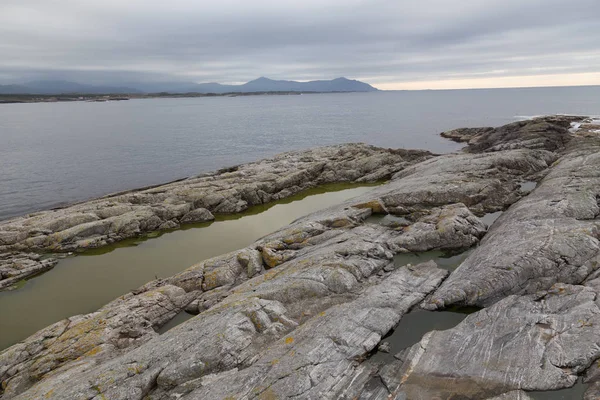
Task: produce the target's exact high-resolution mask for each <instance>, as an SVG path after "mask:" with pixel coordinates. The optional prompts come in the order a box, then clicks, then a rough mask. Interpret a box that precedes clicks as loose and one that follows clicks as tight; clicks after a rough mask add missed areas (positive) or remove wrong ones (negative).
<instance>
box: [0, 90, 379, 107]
mask: <svg viewBox="0 0 600 400" xmlns="http://www.w3.org/2000/svg"><path fill="white" fill-rule="evenodd" d="M338 93H374V92H357V91H344V92H306V91H302V92H297V91H291V92H228V93H144V94H139V93H129V94H111V93H103V94H86V93H81V94H79V93H73V94H0V105H2V104H29V103H65V102H75V101H79V102H91V103H102V102H108V101H127V100H144V99H182V98H198V97H242V96H300V95H303V94H338Z"/></svg>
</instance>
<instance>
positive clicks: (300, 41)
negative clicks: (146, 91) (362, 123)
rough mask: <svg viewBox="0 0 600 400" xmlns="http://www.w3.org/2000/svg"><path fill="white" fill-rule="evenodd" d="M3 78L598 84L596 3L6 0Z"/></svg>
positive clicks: (1, 24) (1, 28)
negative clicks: (255, 79)
mask: <svg viewBox="0 0 600 400" xmlns="http://www.w3.org/2000/svg"><path fill="white" fill-rule="evenodd" d="M0 38H1V40H0V54H1V55H2V57H1V58H0V83H17V82H24V81H28V80H36V79H68V80H75V81H85V82H87V83H96V84H98V83H111V84H112V83H126V82H135V81H193V82H221V83H241V82H246V81H248V80H251V79H254V78H256V77H258V76H268V77H270V78H273V79H295V80H312V79H330V78H334V77H338V76H347V77H349V78H353V79H360V80H364V81H366V82H369V83H371V84H373V85H374V86H377V87H379V88H383V89H404V88H406V89H424V88H435V87H443V88H452V87H490V86H492V87H493V86H540V85H542V86H543V85H550V84H570V83H571V84H600V40H598V39H599V38H600V7H598V3H597V0H571V1H569V2H566V1H564V0H519V1H517V0H486V1H481V0H461V1H458V2H449V1H447V0H420V1H414V0H410V1H408V0H402V1H400V0H371V1H359V0H320V1H315V0H304V1H302V2H298V1H284V0H279V1H267V0H255V1H253V2H249V1H242V0H221V1H218V2H213V1H198V0H170V1H168V2H165V1H154V0H129V1H126V2H125V1H122V0H52V1H49V0H3V1H2V2H1V3H0Z"/></svg>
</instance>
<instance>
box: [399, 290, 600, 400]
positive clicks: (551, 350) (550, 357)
mask: <svg viewBox="0 0 600 400" xmlns="http://www.w3.org/2000/svg"><path fill="white" fill-rule="evenodd" d="M596 299H597V293H596V292H595V291H594V290H592V289H591V288H588V287H585V286H572V285H563V284H557V285H555V286H553V287H552V288H551V290H549V291H546V292H540V293H538V294H537V295H529V296H524V297H519V296H509V297H507V298H505V299H503V300H501V301H499V302H498V303H496V304H495V305H493V306H491V307H489V308H486V309H484V310H481V311H479V312H477V313H475V314H471V315H469V316H468V317H467V318H466V319H465V320H464V321H463V322H461V323H460V324H459V325H458V326H457V327H455V328H453V329H450V330H447V331H432V332H430V333H427V334H426V335H425V336H424V337H423V339H422V340H421V342H420V343H418V344H416V345H414V346H413V347H411V348H410V349H407V350H406V352H405V353H404V354H402V355H401V356H400V358H401V359H403V362H402V363H401V367H400V368H397V369H396V373H395V375H394V376H396V377H397V379H396V380H395V382H396V384H397V385H398V386H397V387H391V388H390V392H391V393H393V396H392V398H397V399H403V398H408V399H411V400H412V399H414V400H419V399H423V400H425V399H427V400H429V399H432V398H443V399H446V398H451V397H452V398H465V399H484V398H488V397H493V396H497V395H500V394H503V393H506V392H510V391H513V390H519V389H523V390H527V391H532V390H534V391H544V390H556V389H562V388H567V387H570V386H572V385H573V384H575V382H576V381H577V379H578V374H581V373H582V372H583V371H584V370H585V369H586V368H588V367H589V365H590V364H591V363H592V362H593V361H594V360H595V359H597V358H598V357H599V356H600V331H598V329H597V326H598V324H600V308H599V307H598V304H597V300H596ZM403 396H405V397H403Z"/></svg>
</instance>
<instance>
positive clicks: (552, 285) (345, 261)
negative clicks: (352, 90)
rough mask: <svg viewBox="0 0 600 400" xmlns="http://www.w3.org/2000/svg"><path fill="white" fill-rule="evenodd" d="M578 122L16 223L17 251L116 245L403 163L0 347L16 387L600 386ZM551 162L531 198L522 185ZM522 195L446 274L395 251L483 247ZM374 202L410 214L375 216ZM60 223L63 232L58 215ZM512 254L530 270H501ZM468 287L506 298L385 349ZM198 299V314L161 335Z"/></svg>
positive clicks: (592, 213) (359, 393)
mask: <svg viewBox="0 0 600 400" xmlns="http://www.w3.org/2000/svg"><path fill="white" fill-rule="evenodd" d="M565 121H566V122H565ZM567 122H569V119H564V118H562V117H560V118H557V119H556V120H552V119H551V118H550V119H549V118H546V119H544V120H540V121H534V122H531V123H525V124H522V125H518V126H516V128H515V127H510V126H509V127H505V128H503V129H497V130H493V129H492V130H489V129H488V130H484V131H482V132H479V133H477V134H474V135H472V138H471V139H473V143H472V145H473V146H476V145H477V146H480V147H478V148H477V150H473V151H478V152H479V151H481V152H484V153H483V154H470V153H462V154H453V155H445V156H439V157H435V158H432V159H427V160H425V161H423V162H421V163H419V164H416V165H412V166H410V165H409V164H410V163H412V162H414V161H416V160H417V159H418V157H422V159H424V158H429V157H430V156H429V155H423V154H422V153H421V155H418V156H417V155H415V154H416V153H415V154H413V155H415V157H416V158H412V159H410V160H409V159H408V158H410V157H408V156H407V155H406V154H404V153H403V154H404V155H403V156H402V157H404V158H403V160H402V161H400V162H398V163H396V164H395V163H394V162H393V161H390V163H387V161H386V162H383V161H382V159H381V153H378V151H379V150H377V151H375V150H373V151H374V152H375V153H370V150H368V149H369V148H368V147H367V146H365V148H366V150H364V149H363V150H364V151H365V152H364V154H363V153H361V151H362V150H360V151H358V152H359V154H358V155H357V153H356V151H357V150H356V149H352V148H350V147H343V146H338V147H336V148H335V149H334V150H331V148H328V149H329V150H327V151H329V153H328V155H327V157H332V158H333V159H334V162H332V164H331V165H330V164H328V162H326V161H324V160H325V158H326V157H325V158H324V159H322V160H321V161H323V162H316V163H315V162H313V161H315V157H314V154H316V153H318V151H316V150H315V151H313V153H310V152H309V155H308V156H306V157H307V158H306V159H297V158H295V157H296V156H297V154H298V153H292V155H288V156H286V155H284V156H281V158H280V159H277V158H276V159H274V160H270V161H269V162H267V163H266V164H261V162H259V163H254V164H249V165H253V166H252V167H251V168H250V167H248V166H240V167H234V168H231V169H228V170H223V171H220V172H219V173H218V174H216V175H208V176H205V177H204V178H195V179H199V180H200V181H201V184H200V183H199V187H202V190H199V191H196V189H193V190H192V189H190V190H189V191H184V190H182V189H183V186H180V185H181V184H182V182H178V183H174V184H172V185H173V190H171V189H172V188H170V187H169V185H167V186H166V187H165V186H163V187H161V188H153V189H147V190H145V191H137V192H129V193H124V194H120V195H118V196H115V197H111V200H110V202H114V199H115V198H120V196H124V197H123V198H126V199H127V200H126V202H124V203H123V204H116V203H115V205H114V206H113V207H104V206H102V205H101V204H98V205H97V207H98V210H97V212H96V211H90V210H87V209H78V210H76V213H74V214H69V217H67V216H64V217H65V218H64V219H62V220H60V221H59V222H56V223H55V224H54V225H52V224H51V225H49V227H48V226H47V227H45V228H40V227H39V226H37V222H39V221H37V222H35V224H34V225H36V226H37V227H36V228H34V229H32V230H31V231H26V232H27V235H29V233H31V232H34V233H31V234H32V235H33V234H35V236H32V237H24V234H23V231H22V230H20V228H19V226H12V228H11V229H3V227H2V226H1V225H0V240H2V243H4V246H5V248H8V247H11V246H12V245H14V244H15V243H18V244H19V245H21V244H22V243H34V240H35V243H38V244H39V243H42V244H43V243H45V242H44V240H45V239H43V238H45V237H52V238H53V240H56V241H57V242H58V243H60V246H62V245H63V244H64V245H65V246H66V247H68V246H79V247H81V246H84V247H85V246H88V245H102V243H103V242H105V241H108V240H113V239H114V240H120V239H119V238H116V239H115V236H114V232H113V231H112V230H113V229H115V227H118V232H122V233H119V235H124V236H126V235H137V234H139V233H140V232H145V231H147V230H148V229H149V228H150V227H152V229H158V228H159V227H160V226H165V225H164V224H166V223H170V222H172V223H174V224H179V223H185V222H187V221H188V220H189V221H191V220H194V219H196V218H205V217H210V216H209V214H207V213H210V212H234V211H239V210H241V209H244V208H245V207H247V206H249V205H252V204H260V203H261V202H265V201H270V200H272V199H277V198H281V197H285V196H288V195H290V194H293V193H297V192H298V191H299V190H303V189H304V188H306V187H309V186H310V185H312V184H314V182H332V181H339V180H350V181H360V180H362V179H367V180H368V179H371V178H373V177H376V176H386V177H389V176H390V175H392V174H393V177H392V180H391V181H390V182H389V183H388V184H385V185H382V186H380V187H377V188H375V189H373V191H371V192H370V193H367V194H365V195H362V196H360V197H359V198H356V199H352V200H349V201H347V202H345V203H344V204H341V205H338V206H334V207H330V208H328V209H326V210H323V211H319V212H317V213H314V214H311V215H309V216H306V217H303V218H300V219H299V220H297V221H294V222H293V223H292V224H290V225H289V226H287V227H285V228H283V229H281V230H279V231H277V232H274V233H272V234H270V235H268V236H266V237H264V238H262V239H260V240H259V241H257V242H256V243H254V244H253V245H251V246H249V247H247V248H244V249H240V250H238V251H235V252H232V253H229V254H225V255H223V256H220V257H215V258H213V259H210V260H206V261H203V262H201V263H199V264H197V265H194V266H192V267H190V268H189V269H187V270H186V271H183V272H182V273H179V274H177V275H175V276H172V277H170V278H166V279H159V280H156V281H152V282H149V283H148V284H146V285H144V286H143V287H141V288H139V289H138V290H135V291H133V292H132V293H129V294H126V295H125V296H123V297H121V298H120V299H117V300H115V301H113V302H111V303H109V304H108V305H106V306H105V307H103V308H102V309H101V310H99V311H98V312H96V313H92V314H88V315H85V316H77V317H73V318H70V319H68V320H65V321H61V322H59V323H57V324H55V325H53V326H51V327H48V328H46V329H45V330H42V331H40V332H38V333H37V334H36V335H34V336H32V337H30V338H28V339H26V340H25V341H23V342H22V343H19V344H17V345H15V346H13V347H11V348H9V349H7V350H6V351H4V352H2V353H0V381H1V382H2V388H3V389H2V390H4V395H3V399H4V398H5V399H12V398H18V399H37V398H64V399H70V398H79V397H81V398H87V399H94V400H100V399H103V398H106V399H142V398H147V399H152V400H157V399H161V400H162V399H165V400H166V399H174V398H181V399H200V398H202V399H204V398H262V399H264V398H298V399H337V398H342V399H343V398H346V399H354V398H361V399H389V398H398V399H410V400H412V399H417V400H418V399H431V398H436V396H438V397H439V398H444V399H446V398H448V399H449V398H461V399H490V400H500V399H502V400H505V399H506V400H508V399H528V396H527V394H526V393H525V392H524V391H523V390H527V391H528V390H549V389H560V388H565V387H568V386H570V385H572V384H573V383H574V382H575V380H576V379H577V378H578V376H580V375H582V374H583V373H584V372H585V373H586V379H587V380H588V381H589V382H591V385H590V388H589V390H588V395H587V396H588V397H590V396H593V395H594V393H596V392H594V390H597V389H595V388H596V385H597V382H598V381H599V379H598V378H597V376H600V373H598V371H597V370H596V368H597V367H596V366H595V365H596V360H597V359H599V358H600V333H599V332H597V329H595V325H596V324H598V323H600V308H599V307H598V305H599V300H598V293H599V292H600V278H598V276H600V269H598V270H597V263H596V264H595V262H596V261H597V256H598V255H597V253H598V252H597V247H598V246H597V244H598V242H599V239H600V238H599V237H598V221H597V217H598V214H600V212H599V211H598V210H599V209H600V208H599V206H598V200H597V199H598V198H599V197H598V193H597V188H598V187H600V185H599V184H598V183H599V182H598V171H599V170H600V169H599V168H598V160H597V154H598V143H597V142H598V135H597V134H594V133H593V129H591V128H590V127H587V126H584V127H583V128H582V129H580V130H579V131H577V132H569V130H568V126H569V124H570V122H569V123H567ZM565 130H566V132H567V133H565ZM473 148H474V147H473ZM504 148H514V149H513V150H506V151H504V150H501V149H504ZM549 150H550V151H549ZM384 153H385V152H384ZM385 154H388V155H386V156H384V158H385V157H391V158H393V157H395V155H394V153H393V152H392V153H385ZM411 154H412V153H411ZM353 157H354V158H357V160H356V161H355V160H353V159H352V158H353ZM391 158H390V160H391ZM557 160H558V161H557ZM261 165H262V166H261ZM274 165H276V166H277V168H280V169H279V170H277V169H276V168H275V170H274V169H273V168H274ZM290 165H291V166H290ZM299 165H302V166H303V167H302V168H300V167H298V166H299ZM307 165H308V167H306V166H307ZM335 166H337V167H335ZM263 167H264V169H263ZM305 167H306V168H305ZM303 168H304V169H303ZM336 168H337V169H336ZM273 171H280V172H281V173H277V172H273ZM397 171H400V172H397ZM544 176H545V178H544V179H543V180H542V181H541V184H540V185H538V187H537V188H536V189H535V190H534V191H533V192H532V193H531V194H529V195H528V196H527V197H525V198H523V196H525V195H526V194H527V193H526V192H524V191H521V190H519V188H520V183H522V182H524V181H525V180H536V181H537V180H540V179H541V178H542V177H544ZM205 178H206V180H203V181H202V179H205ZM200 181H197V182H200ZM185 182H186V181H183V183H185ZM187 183H189V182H187ZM202 185H205V186H202ZM174 193H176V194H177V196H176V197H173V196H171V195H173V194H174ZM519 199H521V200H520V201H518V200H519ZM99 201H100V200H99ZM102 201H104V200H102ZM107 201H108V200H107ZM517 201H518V202H517ZM86 204H87V203H86ZM509 206H510V208H509V210H508V211H506V212H505V213H504V214H503V215H502V217H501V218H500V219H499V220H498V221H497V222H496V223H495V224H494V225H493V227H492V229H491V230H490V232H489V233H488V234H487V235H486V236H485V238H484V239H483V241H482V243H481V245H480V246H479V247H478V248H477V249H475V251H474V252H473V253H472V254H471V255H470V256H469V257H467V259H466V261H465V262H464V263H463V265H462V266H461V267H459V269H458V270H456V271H455V272H453V273H452V274H451V275H450V278H448V279H447V280H446V282H444V283H443V284H442V285H441V287H439V288H438V289H437V290H436V287H438V286H439V285H440V283H441V282H442V280H443V279H444V277H445V275H446V274H447V272H446V271H443V270H440V269H438V268H437V267H436V266H435V265H434V264H432V263H430V264H421V265H418V266H416V267H408V266H404V267H403V266H401V265H395V264H394V261H393V260H394V254H395V253H397V252H406V251H410V252H419V251H428V250H462V249H465V248H468V247H472V246H474V245H476V244H477V243H478V242H479V240H480V239H481V237H482V236H483V234H484V233H485V230H486V227H485V225H484V224H483V223H482V222H481V221H480V220H479V218H478V217H476V216H475V215H477V216H482V215H483V214H484V213H487V212H495V211H498V210H504V209H506V208H507V207H509ZM111 208H112V209H113V210H110V209H111ZM197 210H199V211H197ZM204 210H208V211H206V212H205V211H204ZM138 212H143V213H144V218H143V219H138V218H137V215H138V214H137V213H138ZM372 213H380V214H387V213H390V214H394V215H396V216H404V217H403V218H404V219H402V220H401V223H400V224H374V223H365V220H366V219H367V218H368V217H369V216H370V215H371V214H372ZM42 215H43V213H42ZM93 215H95V216H96V217H97V219H94V218H93ZM186 216H189V219H186ZM70 217H72V218H70ZM31 218H35V217H31ZM388 219H389V218H388ZM107 220H108V222H106V221H107ZM56 227H58V228H63V229H62V230H61V231H59V232H53V231H52V229H50V228H53V229H58V228H56ZM9 242H11V243H12V244H11V245H9V246H8V247H6V243H9ZM38 244H36V245H38ZM19 245H18V246H19ZM18 246H17V247H18ZM60 246H59V247H60ZM536 246H537V247H536ZM66 247H64V248H66ZM11 248H12V247H11ZM61 248H63V247H61ZM515 251H519V252H520V254H518V256H516V255H515V253H514V252H515ZM548 260H550V261H552V262H547V261H548ZM505 262H506V265H508V267H510V268H514V270H509V269H508V268H505V270H506V271H515V272H514V273H513V274H511V273H509V272H506V271H504V270H502V271H499V270H500V269H501V268H498V267H497V266H498V265H500V264H499V263H502V265H505V264H504V263H505ZM486 279H488V280H487V281H486ZM515 282H516V283H515ZM523 282H524V283H523ZM557 282H558V283H557ZM561 282H565V283H571V284H578V285H570V284H565V283H561ZM457 288H458V289H457ZM482 288H485V289H486V290H481V291H479V292H478V290H479V289H482ZM455 289H457V290H455ZM488 289H489V290H488ZM461 290H462V291H461ZM432 292H434V293H432ZM456 293H458V295H457V294H456ZM463 293H468V295H463ZM512 293H515V294H517V295H510V294H512ZM424 299H425V300H424ZM457 303H458V304H479V305H483V306H488V308H485V309H483V310H481V311H479V312H476V313H474V314H471V315H470V316H468V317H467V318H466V319H465V320H464V321H463V322H462V323H460V324H459V325H458V326H456V327H455V328H453V329H450V330H447V331H441V332H436V331H433V332H429V333H427V334H426V335H425V336H424V337H423V339H422V340H421V342H420V343H419V344H417V345H415V346H413V347H411V348H410V349H407V350H406V351H403V352H402V353H401V354H399V355H398V357H399V359H398V360H396V361H394V362H391V363H388V364H387V365H383V366H382V365H380V364H378V362H376V361H374V359H370V358H369V356H370V354H372V352H373V351H375V349H377V348H378V347H380V346H381V347H382V349H383V348H384V347H385V346H384V345H382V344H381V339H382V338H383V337H384V336H385V335H386V334H387V333H388V332H389V331H390V330H391V329H393V328H394V326H395V325H396V324H397V323H398V321H399V320H400V319H401V318H402V315H403V314H405V313H406V312H408V311H409V310H410V309H411V307H415V306H417V305H419V306H420V307H424V308H437V307H445V306H448V305H450V304H457ZM184 309H185V310H188V311H189V312H192V313H194V314H196V313H197V314H198V315H197V316H196V317H194V318H192V319H190V320H188V321H186V322H184V323H183V324H181V325H179V326H177V327H175V328H173V329H171V330H169V331H167V332H166V333H164V334H162V335H160V336H159V335H158V334H157V333H156V330H157V329H158V328H159V327H160V326H162V325H164V324H165V323H166V322H167V321H169V320H170V319H171V318H173V317H174V316H176V315H178V314H179V313H180V312H181V311H182V310H184ZM586 371H587V372H586Z"/></svg>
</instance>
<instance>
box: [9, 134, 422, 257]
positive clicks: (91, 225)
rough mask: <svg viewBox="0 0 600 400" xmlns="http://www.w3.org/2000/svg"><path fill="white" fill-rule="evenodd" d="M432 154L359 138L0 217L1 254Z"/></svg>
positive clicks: (241, 204)
mask: <svg viewBox="0 0 600 400" xmlns="http://www.w3.org/2000/svg"><path fill="white" fill-rule="evenodd" d="M432 156H433V155H432V154H431V153H429V152H427V151H418V150H415V151H411V150H392V149H382V148H377V147H374V146H368V145H365V144H360V143H353V144H346V145H335V146H329V147H322V148H316V149H312V150H306V151H295V152H289V153H284V154H280V155H278V156H275V157H274V158H271V159H267V160H262V161H258V162H255V163H249V164H245V165H241V166H237V167H234V168H229V169H224V170H221V171H217V172H216V173H212V174H205V175H203V176H199V177H194V178H189V179H184V180H180V181H176V182H172V183H169V184H165V185H161V186H156V187H150V188H145V189H139V190H133V191H127V192H123V193H117V194H114V195H110V196H106V197H102V198H100V199H96V200H92V201H88V202H84V203H79V204H75V205H72V206H69V207H66V208H62V209H56V210H49V211H42V212H38V213H35V214H30V215H27V216H23V217H19V218H13V219H10V220H7V221H0V253H8V252H13V251H24V252H28V251H31V250H34V251H45V252H49V251H50V252H68V251H76V250H82V249H88V248H97V247H102V246H106V245H107V244H110V243H114V242H118V241H120V240H124V239H127V238H131V237H135V236H140V235H144V234H147V233H149V232H152V231H156V230H165V229H175V228H177V227H178V226H179V225H180V224H185V223H195V222H202V221H209V220H212V219H214V216H213V213H237V212H241V211H244V210H246V209H247V208H248V207H249V206H251V205H255V204H262V203H266V202H269V201H272V200H277V199H282V198H285V197H288V196H290V195H293V194H295V193H298V192H300V191H303V190H306V189H309V188H312V187H315V186H317V185H322V184H326V183H337V182H370V181H375V180H378V179H385V178H389V177H390V176H391V175H392V174H394V173H395V172H398V171H400V170H402V169H403V168H405V167H406V166H408V165H411V164H414V163H417V162H419V161H422V160H426V159H428V158H430V157H432Z"/></svg>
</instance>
